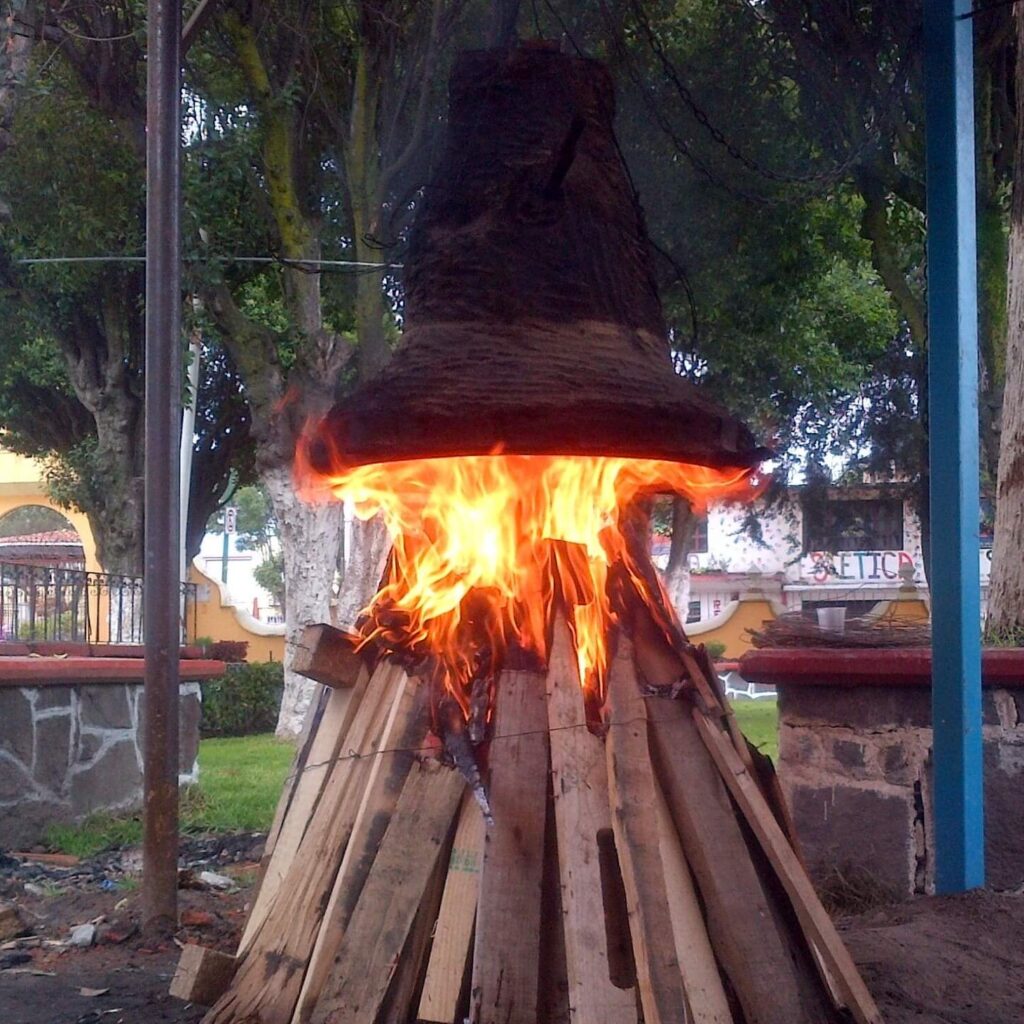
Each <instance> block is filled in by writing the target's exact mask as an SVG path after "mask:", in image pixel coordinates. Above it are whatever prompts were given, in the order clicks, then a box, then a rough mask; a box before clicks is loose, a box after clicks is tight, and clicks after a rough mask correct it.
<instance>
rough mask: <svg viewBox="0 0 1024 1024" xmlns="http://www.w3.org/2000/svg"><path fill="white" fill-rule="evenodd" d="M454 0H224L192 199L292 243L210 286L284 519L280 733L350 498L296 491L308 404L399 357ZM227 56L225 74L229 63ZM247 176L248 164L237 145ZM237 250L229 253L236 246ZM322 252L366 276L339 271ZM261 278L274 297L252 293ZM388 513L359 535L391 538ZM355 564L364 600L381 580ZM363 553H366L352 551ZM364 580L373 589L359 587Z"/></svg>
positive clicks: (298, 696)
mask: <svg viewBox="0 0 1024 1024" xmlns="http://www.w3.org/2000/svg"><path fill="white" fill-rule="evenodd" d="M460 13H461V4H460V3H458V2H457V0H432V2H429V3H428V2H426V0H421V2H416V0H387V2H384V3H376V4H369V3H365V2H361V0H358V2H348V3H341V4H336V5H333V6H330V7H326V8H313V7H310V6H307V5H303V4H296V3H294V2H290V0H280V2H277V3H265V4H259V3H257V4H253V5H251V6H250V7H247V8H246V9H244V10H241V9H235V8H224V9H222V10H221V11H220V13H219V14H218V16H217V20H216V32H215V33H214V34H213V36H212V37H211V40H210V59H209V60H207V61H205V62H204V61H202V60H198V61H197V62H196V66H195V69H194V73H193V74H192V76H191V79H190V81H191V84H192V87H193V88H194V89H195V90H196V93H197V95H199V96H201V97H202V100H203V103H204V104H205V105H206V106H207V108H208V111H209V112H210V113H212V114H213V115H214V116H213V117H211V118H209V119H208V120H209V123H210V129H209V131H208V133H207V135H206V137H205V138H204V140H203V142H202V144H201V145H198V146H196V147H195V149H194V153H195V159H196V162H197V173H198V174H199V175H200V176H201V177H203V178H204V180H205V181H207V183H208V184H211V185H213V186H214V187H213V189H212V193H213V194H216V195H218V196H219V197H221V198H220V199H219V200H218V205H217V208H216V209H214V208H213V206H212V204H205V205H204V204H203V203H202V202H199V203H198V204H197V205H196V206H195V207H194V208H193V216H194V218H195V220H196V224H197V226H198V227H201V228H202V229H203V233H204V235H205V236H206V237H208V238H209V239H210V240H211V245H217V246H221V247H224V246H225V244H226V243H225V239H224V236H223V235H222V234H219V233H218V232H219V231H226V232H227V233H228V235H227V237H231V235H232V232H233V230H234V229H233V227H232V226H231V225H230V224H225V223H224V217H223V212H222V210H223V202H222V199H223V196H224V194H225V193H227V194H229V195H230V196H231V197H232V198H231V200H230V203H231V206H232V207H233V208H235V209H242V208H244V209H246V210H252V211H256V212H257V214H258V216H259V218H260V223H259V225H258V229H257V233H256V235H255V237H259V238H260V239H261V240H263V241H264V242H265V244H266V245H267V251H269V252H272V253H274V254H276V255H278V256H279V257H280V264H279V265H278V266H277V267H275V268H273V269H271V270H265V269H262V270H261V269H255V268H252V267H239V266H235V267H224V268H223V272H222V273H216V274H207V275H206V276H205V278H203V279H202V280H200V281H199V282H198V289H199V291H200V293H201V294H202V296H203V299H204V303H205V306H206V308H207V309H208V310H209V312H210V314H211V316H212V317H213V319H214V321H215V323H216V324H217V327H218V329H219V331H220V334H221V337H222V338H223V340H224V344H225V346H226V347H227V349H228V350H229V351H230V353H231V355H232V357H233V359H234V360H235V363H236V365H237V366H238V368H239V371H240V373H241V375H242V378H243V380H244V382H245V388H246V396H247V399H248V402H249V407H250V410H251V415H252V433H253V437H254V440H255V444H256V461H257V467H258V471H259V475H260V479H261V481H262V483H263V486H264V487H265V489H266V492H267V494H268V496H269V498H270V501H271V504H272V506H273V509H274V514H275V517H276V520H277V523H278V528H279V530H280V539H281V546H282V551H283V556H284V567H285V580H286V590H285V593H286V602H285V622H286V630H287V636H288V644H287V646H286V658H285V669H286V676H285V694H284V699H283V702H282V710H281V719H280V722H279V726H278V731H279V732H280V733H295V732H297V731H298V728H299V726H300V724H301V719H302V715H303V714H304V711H305V708H306V706H307V704H308V701H309V697H310V694H311V692H312V688H311V687H310V685H309V683H308V681H305V680H303V679H301V678H299V677H297V676H295V675H294V674H293V673H291V671H290V665H291V657H292V652H293V650H294V642H295V640H296V638H297V635H298V633H299V631H300V630H301V628H302V627H303V626H304V625H305V624H306V623H308V622H313V621H320V620H324V619H327V618H329V616H330V602H331V598H332V593H333V585H334V580H335V569H336V564H337V553H338V550H339V547H340V543H341V527H342V518H341V508H340V506H338V505H311V504H306V503H304V502H302V501H301V500H300V499H299V497H298V496H297V494H296V489H295V484H294V481H293V479H292V458H293V455H294V452H295V447H296V444H297V442H298V439H299V437H300V435H301V432H302V430H303V428H304V426H305V425H306V423H307V422H308V420H309V419H310V418H311V417H316V416H318V415H320V414H322V413H324V412H325V411H326V410H327V409H328V408H329V406H330V405H331V404H333V402H334V400H335V399H336V397H337V396H338V393H339V386H340V388H341V389H342V390H343V389H344V387H345V386H347V385H348V384H349V383H350V382H352V381H353V380H356V379H365V378H366V377H368V376H369V375H371V374H373V373H376V372H378V371H379V370H380V369H381V367H382V366H383V365H384V364H385V362H386V361H387V358H388V355H389V351H390V339H391V337H393V335H394V320H393V314H392V310H391V308H390V303H389V301H388V298H387V294H388V291H389V287H390V286H389V281H390V278H389V274H390V273H392V272H393V271H392V268H389V263H390V262H391V255H390V254H391V252H393V251H394V250H395V246H396V243H397V241H398V240H399V239H400V238H401V235H402V231H403V226H404V222H405V219H406V218H407V216H408V214H409V211H410V208H411V202H412V197H413V196H414V195H415V193H416V191H417V189H418V187H419V186H420V185H421V183H422V181H423V175H424V174H425V164H426V160H427V157H428V156H429V146H428V145H427V142H428V141H429V138H430V133H429V132H428V128H430V127H431V126H432V124H433V122H434V121H435V120H436V117H437V98H438V87H439V83H440V80H441V75H442V71H443V68H442V66H441V58H442V52H443V46H444V43H445V42H446V41H447V40H449V39H450V38H451V34H452V31H453V29H454V26H455V24H456V22H457V19H458V17H459V15H460ZM225 69H226V70H225ZM240 149H241V150H242V151H243V152H245V153H246V156H247V160H248V167H247V170H246V173H245V174H244V175H241V176H235V175H234V173H233V170H236V169H237V167H238V165H237V163H235V162H234V160H235V157H236V156H237V154H238V152H239V150H240ZM222 251H223V249H222ZM325 252H330V253H331V254H332V255H334V254H337V255H340V256H342V257H346V258H349V259H352V260H354V261H355V262H356V263H358V264H359V266H358V267H357V268H356V269H357V271H358V272H357V273H355V274H349V275H347V276H344V277H342V276H341V275H334V276H333V277H332V276H330V275H325V274H324V273H323V272H322V269H321V266H320V264H319V260H320V259H321V257H322V255H323V254H324V253H325ZM255 292H259V293H261V294H263V295H264V296H267V297H269V298H270V299H271V303H270V307H269V308H271V309H272V310H273V311H274V314H275V315H274V316H267V315H266V312H267V308H268V307H267V306H264V307H262V308H259V307H254V306H253V304H252V302H251V298H252V295H253V294H254V293H255ZM380 532H381V528H380V526H379V524H375V525H374V526H371V528H370V530H369V534H370V535H369V536H367V537H364V538H363V543H362V544H358V545H357V549H358V550H359V551H360V552H361V551H362V550H363V549H368V548H369V547H371V546H372V542H373V541H375V540H378V539H379V534H380ZM369 561H370V560H369V559H362V558H361V559H360V564H364V565H366V566H367V568H366V571H365V573H363V574H362V576H363V578H362V579H359V578H356V577H357V575H359V574H357V573H355V572H352V571H351V570H350V572H349V573H348V578H347V579H346V581H345V586H346V588H347V589H348V590H349V591H350V593H355V594H358V604H359V605H362V604H365V602H366V599H367V598H368V596H369V594H368V593H366V592H365V590H366V588H367V586H369V587H370V588H372V587H373V586H374V585H375V584H376V575H375V573H374V571H373V569H372V567H371V566H370V565H369ZM350 564H351V563H350ZM360 590H363V592H362V593H360Z"/></svg>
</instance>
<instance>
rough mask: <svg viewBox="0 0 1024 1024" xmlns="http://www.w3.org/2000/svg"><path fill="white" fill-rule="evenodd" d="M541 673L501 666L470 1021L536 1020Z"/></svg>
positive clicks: (542, 785)
mask: <svg viewBox="0 0 1024 1024" xmlns="http://www.w3.org/2000/svg"><path fill="white" fill-rule="evenodd" d="M544 686H545V684H544V677H543V676H541V675H539V674H537V673H536V672H512V671H509V672H503V673H502V674H501V678H500V679H499V680H498V687H497V706H496V708H495V725H494V738H493V739H492V741H491V754H490V798H491V807H492V809H493V812H494V824H493V825H489V826H488V827H487V832H486V838H485V841H484V865H483V872H482V874H481V876H480V905H479V910H478V911H477V924H476V940H475V943H474V950H473V981H472V986H471V991H470V1020H471V1021H472V1022H473V1024H536V1022H537V979H538V971H539V946H538V936H539V933H540V918H541V884H542V878H543V868H544V863H543V862H544V819H545V802H546V799H547V786H548V730H547V711H546V708H545V704H546V700H545V694H544Z"/></svg>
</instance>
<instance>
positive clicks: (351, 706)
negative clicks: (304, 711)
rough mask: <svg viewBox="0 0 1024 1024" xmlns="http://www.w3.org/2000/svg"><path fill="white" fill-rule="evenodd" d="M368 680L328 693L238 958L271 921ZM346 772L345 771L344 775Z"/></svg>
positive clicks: (364, 676) (365, 675)
mask: <svg viewBox="0 0 1024 1024" xmlns="http://www.w3.org/2000/svg"><path fill="white" fill-rule="evenodd" d="M369 682H370V675H369V672H367V670H366V669H365V668H364V669H363V670H362V676H361V678H360V680H359V682H358V683H357V684H356V686H355V688H354V689H352V690H329V691H327V693H326V703H325V705H324V709H323V714H322V715H321V717H320V722H319V724H318V726H317V728H316V731H315V732H312V734H311V736H310V743H309V747H308V750H307V752H306V755H305V758H304V763H303V764H302V766H301V769H299V774H298V777H297V778H296V780H295V785H294V787H293V790H292V793H291V798H290V800H289V801H288V807H287V810H286V812H285V813H284V815H283V821H282V823H281V826H280V829H279V831H278V834H277V839H276V842H275V843H274V847H273V849H272V850H271V852H270V858H269V860H268V861H267V863H266V866H265V868H264V869H263V879H262V881H261V883H260V887H259V890H258V892H257V893H256V899H255V900H254V902H253V906H252V910H251V911H250V913H249V918H248V920H247V921H246V924H245V930H244V931H243V932H242V940H241V942H240V943H239V947H238V954H239V956H241V955H242V954H244V953H245V952H246V951H247V950H248V949H249V948H250V946H251V945H252V943H253V940H254V939H255V936H256V935H257V933H258V932H259V929H260V928H261V927H262V925H263V922H264V921H265V920H266V916H267V912H268V911H269V909H270V907H272V906H273V905H274V901H275V899H276V897H277V894H278V891H279V889H280V887H281V883H282V881H283V880H284V878H285V876H286V875H287V873H288V871H289V869H290V868H291V865H292V862H293V860H294V859H295V854H296V851H297V850H298V848H299V844H300V843H301V842H302V837H303V836H304V835H305V834H306V829H307V828H308V826H309V823H310V822H311V821H312V819H313V815H314V811H315V808H316V806H317V803H318V801H319V800H320V795H321V792H322V791H323V788H324V785H325V783H326V781H327V779H328V778H329V777H330V776H331V774H332V770H333V768H334V762H335V759H336V758H337V757H338V755H339V753H340V752H341V750H342V747H343V745H344V744H346V743H348V742H349V735H348V734H349V730H350V729H351V728H352V725H353V722H354V719H355V716H356V712H357V711H358V709H359V707H360V705H361V703H362V700H363V697H364V695H365V693H366V691H367V688H368V686H369ZM361 727H362V724H361ZM352 739H353V740H354V741H356V742H357V743H358V742H359V739H360V737H358V736H353V737H352ZM297 763H298V759H297ZM344 773H345V770H344V769H343V770H342V774H344Z"/></svg>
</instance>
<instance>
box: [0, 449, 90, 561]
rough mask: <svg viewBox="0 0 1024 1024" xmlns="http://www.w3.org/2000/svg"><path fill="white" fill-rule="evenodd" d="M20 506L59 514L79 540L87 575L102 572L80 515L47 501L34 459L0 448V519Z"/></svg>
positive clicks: (41, 472) (88, 528) (85, 521)
mask: <svg viewBox="0 0 1024 1024" xmlns="http://www.w3.org/2000/svg"><path fill="white" fill-rule="evenodd" d="M23 505H42V506H44V507H45V508H51V509H53V511H54V512H59V513H60V514H61V515H62V516H63V517H64V518H65V519H66V520H67V521H68V522H69V523H70V524H71V525H72V526H73V527H74V528H75V529H76V530H77V531H78V536H79V537H81V538H82V549H83V550H84V552H85V567H86V569H88V570H89V571H90V572H102V571H103V567H102V566H101V565H100V563H99V559H98V558H97V557H96V541H95V540H94V539H93V535H92V530H91V529H90V527H89V520H88V518H87V517H86V516H85V515H84V513H82V512H71V511H69V510H68V509H64V508H60V507H59V506H58V505H55V504H54V503H53V502H52V501H51V500H50V499H49V497H48V496H47V495H46V489H45V485H44V483H43V471H42V467H41V466H40V465H39V463H38V462H37V461H36V460H35V459H29V458H26V457H25V456H24V455H16V454H15V453H14V452H8V451H4V450H3V449H0V516H3V515H5V514H6V513H8V512H13V511H14V510H15V509H16V508H21V507H22V506H23Z"/></svg>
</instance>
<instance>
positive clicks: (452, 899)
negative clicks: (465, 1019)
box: [417, 793, 484, 1024]
mask: <svg viewBox="0 0 1024 1024" xmlns="http://www.w3.org/2000/svg"><path fill="white" fill-rule="evenodd" d="M483 856H484V818H483V814H482V813H481V811H480V808H479V806H478V805H477V802H476V801H475V800H474V799H473V797H472V795H471V794H469V793H467V794H466V795H465V796H464V797H463V800H462V808H461V810H460V812H459V824H458V828H457V829H456V832H455V841H454V842H453V843H452V851H451V856H450V857H449V861H448V872H447V877H446V880H445V886H444V896H443V897H442V898H441V909H440V911H439V912H438V916H437V927H436V929H435V931H434V943H433V946H432V947H431V950H430V959H429V960H428V962H427V974H426V980H425V981H424V983H423V991H422V993H421V995H420V1005H419V1015H418V1018H417V1019H418V1020H420V1021H423V1022H424V1024H452V1022H453V1021H454V1020H455V1016H456V1013H457V1012H458V1005H459V998H460V996H461V994H462V987H463V979H464V977H465V973H466V965H467V963H468V960H469V954H470V950H471V948H472V942H473V925H474V923H475V921H476V907H477V900H478V899H479V896H480V868H481V866H482V863H483Z"/></svg>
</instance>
